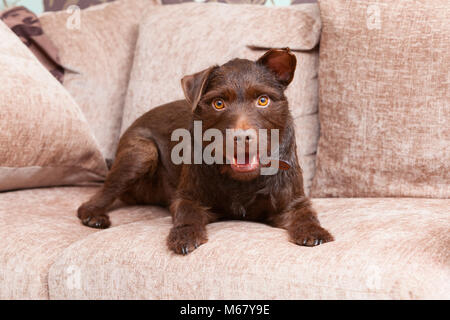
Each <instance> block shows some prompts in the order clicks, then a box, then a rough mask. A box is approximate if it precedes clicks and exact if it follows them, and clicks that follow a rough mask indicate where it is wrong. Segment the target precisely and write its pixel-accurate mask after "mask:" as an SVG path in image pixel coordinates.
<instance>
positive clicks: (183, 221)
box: [167, 199, 213, 255]
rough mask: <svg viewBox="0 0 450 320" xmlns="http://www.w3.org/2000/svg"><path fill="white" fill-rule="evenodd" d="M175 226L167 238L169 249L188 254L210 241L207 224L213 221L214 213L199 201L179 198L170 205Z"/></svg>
mask: <svg viewBox="0 0 450 320" xmlns="http://www.w3.org/2000/svg"><path fill="white" fill-rule="evenodd" d="M170 212H171V213H172V219H173V227H172V229H171V230H170V233H169V236H168V238H167V245H168V246H169V249H171V250H172V251H174V252H175V253H179V254H184V255H186V254H188V253H189V252H192V251H193V250H195V249H197V247H198V246H200V245H201V244H203V243H205V242H206V241H208V238H207V236H206V225H207V224H208V223H209V222H212V221H213V219H212V215H211V213H210V212H209V211H208V209H207V208H205V207H202V206H201V205H200V204H199V203H198V202H196V201H192V200H186V199H177V200H175V201H173V203H172V205H171V206H170Z"/></svg>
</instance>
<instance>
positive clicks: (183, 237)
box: [167, 225, 208, 255]
mask: <svg viewBox="0 0 450 320" xmlns="http://www.w3.org/2000/svg"><path fill="white" fill-rule="evenodd" d="M206 241H208V238H207V237H206V230H205V228H204V227H200V226H192V225H188V226H182V227H173V228H172V229H171V230H170V233H169V237H168V238H167V245H168V246H169V249H171V250H172V251H174V252H175V253H178V254H183V255H187V254H188V253H190V252H192V251H194V250H195V249H197V248H198V247H199V246H200V245H202V244H203V243H205V242H206Z"/></svg>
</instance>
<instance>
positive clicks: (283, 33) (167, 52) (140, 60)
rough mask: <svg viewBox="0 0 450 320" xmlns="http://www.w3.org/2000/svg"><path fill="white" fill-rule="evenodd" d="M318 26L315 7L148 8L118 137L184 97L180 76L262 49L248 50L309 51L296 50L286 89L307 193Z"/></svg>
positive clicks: (212, 5) (316, 126)
mask: <svg viewBox="0 0 450 320" xmlns="http://www.w3.org/2000/svg"><path fill="white" fill-rule="evenodd" d="M180 17H183V18H182V19H180ZM320 28H321V24H320V19H319V11H318V6H317V4H304V5H298V6H291V7H287V8H282V7H278V8H267V7H264V6H252V5H236V6H233V5H228V4H217V3H208V4H195V3H186V4H181V5H168V6H155V7H151V8H149V9H148V11H147V12H146V14H145V16H144V18H143V20H142V22H141V25H140V33H139V39H138V43H137V46H136V55H135V60H134V63H133V69H132V72H131V76H130V83H129V87H128V93H127V97H126V103H125V110H124V116H123V122H122V132H123V131H125V130H126V129H127V128H128V127H129V126H130V125H131V123H132V122H133V121H134V120H135V119H136V118H138V117H139V116H141V115H142V114H143V113H145V112H146V111H148V110H150V109H152V108H154V107H157V106H159V105H161V104H164V103H167V102H170V101H173V100H178V99H184V96H183V91H182V89H181V85H180V80H181V78H182V77H183V76H185V75H188V74H193V73H195V72H198V71H201V70H203V69H205V68H207V67H209V66H211V65H214V64H219V65H220V64H223V63H225V62H227V61H228V60H230V59H233V58H247V59H251V60H256V59H257V58H258V57H260V56H262V55H263V54H264V53H265V51H266V49H260V50H252V49H250V48H248V46H256V47H258V48H270V47H273V48H282V47H290V48H291V49H293V50H295V49H300V50H311V51H309V52H305V53H303V52H295V54H296V56H297V61H298V62H297V70H296V73H295V76H294V80H293V81H292V83H291V84H290V86H289V88H288V89H287V91H286V95H287V97H288V100H289V103H290V108H291V111H292V114H293V117H294V119H295V125H296V135H297V147H298V155H299V160H300V164H301V166H302V169H303V176H304V185H305V191H306V193H308V192H309V186H310V185H311V181H312V177H313V175H314V160H315V152H316V147H317V140H318V134H319V123H318V117H317V105H318V80H317V72H318V51H317V50H312V49H314V48H315V47H316V45H317V44H318V41H319V37H320ZM168 35H170V37H169V38H168ZM199 39H201V40H200V41H199Z"/></svg>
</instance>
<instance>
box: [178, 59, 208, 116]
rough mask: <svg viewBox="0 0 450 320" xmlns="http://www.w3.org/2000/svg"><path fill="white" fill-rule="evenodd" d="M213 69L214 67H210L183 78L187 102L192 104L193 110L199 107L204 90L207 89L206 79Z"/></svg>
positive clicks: (182, 84)
mask: <svg viewBox="0 0 450 320" xmlns="http://www.w3.org/2000/svg"><path fill="white" fill-rule="evenodd" d="M213 69H214V67H210V68H208V69H205V70H203V71H200V72H197V73H194V74H192V75H189V76H184V77H183V78H182V79H181V86H182V87H183V92H184V96H185V97H186V100H187V102H188V103H189V104H190V105H191V106H192V111H194V110H195V108H197V105H198V102H199V101H200V98H201V96H202V94H203V90H204V89H205V86H206V81H207V80H208V77H209V75H210V73H211V71H212V70H213Z"/></svg>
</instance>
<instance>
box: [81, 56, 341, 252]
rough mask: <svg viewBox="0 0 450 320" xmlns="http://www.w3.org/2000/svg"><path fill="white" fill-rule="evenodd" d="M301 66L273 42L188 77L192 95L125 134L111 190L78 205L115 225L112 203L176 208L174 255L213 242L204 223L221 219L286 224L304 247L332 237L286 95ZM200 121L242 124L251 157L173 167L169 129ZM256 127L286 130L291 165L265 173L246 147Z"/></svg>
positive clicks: (171, 239) (90, 218)
mask: <svg viewBox="0 0 450 320" xmlns="http://www.w3.org/2000/svg"><path fill="white" fill-rule="evenodd" d="M295 66H296V58H295V55H294V54H292V53H291V52H290V51H289V49H272V50H270V51H268V52H267V53H266V54H264V55H263V56H262V57H261V58H259V59H258V60H257V61H249V60H244V59H234V60H231V61H229V62H228V63H226V64H224V65H222V66H220V67H219V66H214V67H211V68H209V69H207V70H204V71H202V72H199V73H196V74H194V75H190V76H186V77H184V78H183V79H182V80H181V83H182V87H183V90H184V93H185V97H186V100H182V101H175V102H172V103H169V104H166V105H163V106H160V107H158V108H155V109H153V110H151V111H149V112H147V113H146V114H144V115H143V116H141V117H140V118H139V119H137V120H136V121H135V122H134V123H133V125H132V126H131V127H130V128H128V130H127V131H126V132H125V133H124V135H123V136H122V138H121V139H120V142H119V147H118V151H117V154H116V159H115V161H114V163H113V166H112V168H111V171H110V173H109V174H108V177H107V178H106V181H105V184H104V186H103V188H102V189H101V190H100V191H99V192H98V193H97V194H96V195H95V196H94V197H93V198H92V199H91V200H89V201H88V202H86V203H84V204H83V205H82V206H81V207H80V208H79V209H78V217H79V218H80V219H81V221H82V223H83V224H85V225H87V226H90V227H94V228H107V227H109V226H110V221H109V218H108V215H107V213H106V210H107V208H108V207H109V206H110V205H111V204H112V203H113V201H114V200H115V199H116V198H120V199H121V200H123V201H124V202H125V203H128V204H156V205H162V206H170V212H171V214H172V218H173V227H172V230H171V231H170V234H169V236H168V239H167V243H168V246H169V248H170V249H172V250H173V251H175V252H176V253H181V254H187V253H189V252H191V251H193V250H194V249H196V248H197V247H198V246H199V245H201V244H203V243H205V242H206V241H207V235H206V225H207V224H208V223H211V222H214V221H217V220H221V219H244V220H251V221H261V222H265V223H268V224H270V225H272V226H274V227H280V228H284V229H286V230H287V231H288V233H289V235H290V237H291V239H292V241H293V242H295V243H296V244H299V245H305V246H315V245H318V244H321V243H324V242H328V241H332V240H333V237H332V236H331V234H330V233H329V232H328V231H326V230H325V229H324V228H322V227H321V226H320V224H319V221H318V219H317V216H316V213H315V212H314V210H313V209H312V207H311V203H310V201H309V200H308V198H306V197H305V194H304V192H303V179H302V171H301V168H300V166H299V164H298V159H297V153H296V142H295V135H294V125H293V120H292V116H291V114H290V112H289V108H288V101H287V99H286V97H285V95H284V91H285V89H286V87H287V86H288V84H289V83H290V82H291V81H292V79H293V76H294V72H295ZM196 120H199V121H202V130H203V132H204V131H205V130H207V129H210V128H215V129H218V130H219V131H220V132H223V133H225V131H226V130H227V129H242V130H243V131H241V133H239V134H237V135H236V136H234V140H233V141H234V142H233V143H235V142H236V143H237V142H238V141H244V143H245V145H246V149H245V155H244V159H245V160H244V161H243V162H242V161H239V162H237V161H236V159H237V157H238V155H237V153H234V158H235V159H228V160H229V161H228V163H223V164H220V163H213V164H205V163H201V164H181V165H176V164H174V162H173V161H172V158H171V150H172V148H173V147H174V146H175V145H176V143H175V142H174V141H171V134H172V132H173V131H174V130H175V129H179V128H185V129H188V130H190V132H191V133H192V132H193V131H194V129H193V127H194V125H193V123H194V121H196ZM248 129H254V130H255V131H256V130H258V129H268V131H271V130H272V129H278V132H279V138H280V139H279V140H280V142H279V158H280V159H282V160H283V161H281V163H287V164H289V166H290V168H289V169H287V170H279V171H277V172H276V174H273V175H261V170H262V167H263V164H262V163H261V162H260V159H259V156H258V153H257V156H251V155H249V149H248V144H249V143H250V141H252V140H253V139H256V138H258V136H254V135H252V134H251V133H249V132H250V131H251V130H250V131H249V130H248ZM252 132H253V131H252ZM218 154H219V153H218ZM223 154H225V152H223ZM223 157H224V158H225V156H223ZM232 158H233V157H232ZM225 162H226V161H225Z"/></svg>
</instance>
